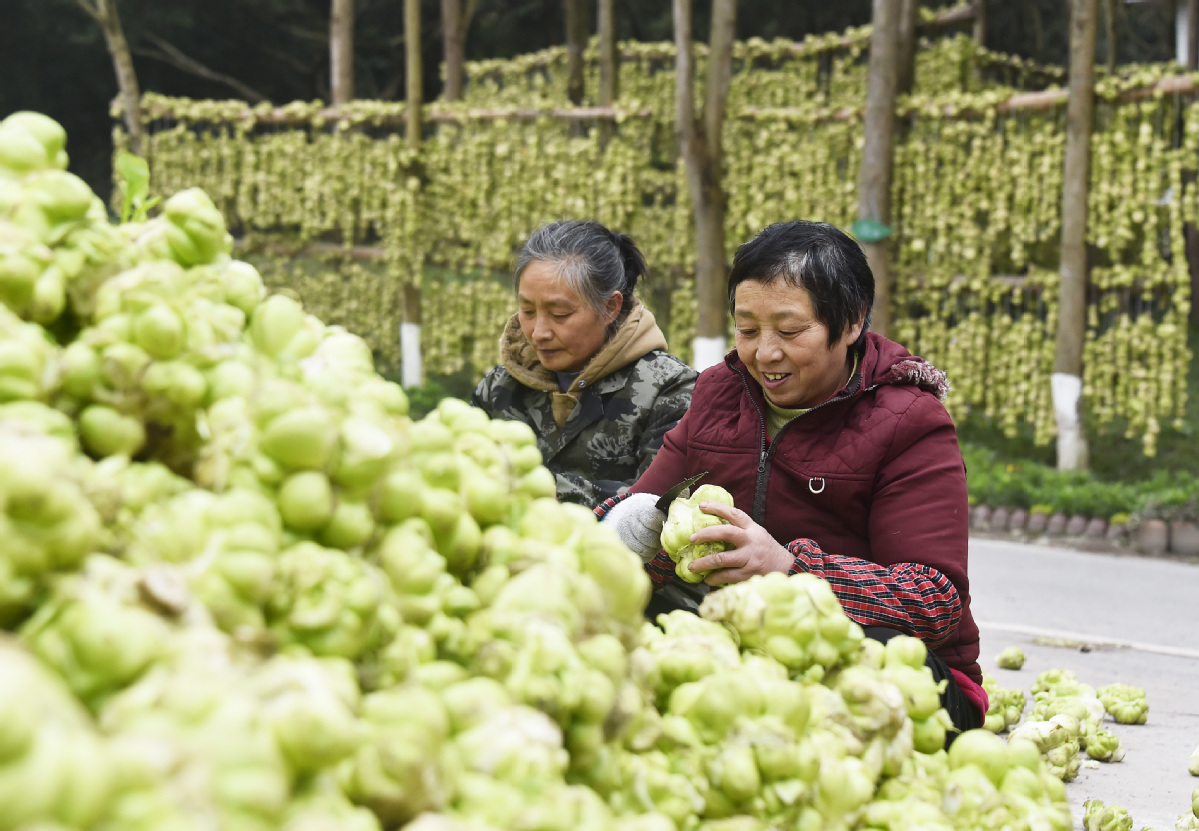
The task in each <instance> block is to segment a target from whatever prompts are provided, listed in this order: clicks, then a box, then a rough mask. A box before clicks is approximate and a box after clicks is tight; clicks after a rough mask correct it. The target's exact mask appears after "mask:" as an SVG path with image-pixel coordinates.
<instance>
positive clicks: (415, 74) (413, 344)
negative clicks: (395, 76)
mask: <svg viewBox="0 0 1199 831" xmlns="http://www.w3.org/2000/svg"><path fill="white" fill-rule="evenodd" d="M420 42H421V37H420V0H404V57H405V59H406V66H405V70H406V71H405V77H406V83H407V94H406V99H407V100H406V102H405V107H404V109H405V112H406V115H407V122H408V123H407V127H408V131H407V143H408V147H409V148H411V149H412V150H413V151H419V150H420V146H421V138H422V132H423V128H424V124H423V121H422V118H421V116H422V109H423V105H424V97H423V92H422V86H421V60H420V58H421V49H420ZM405 276H406V278H407V279H406V280H405V281H404V321H403V323H401V324H400V382H401V384H402V385H403V386H405V387H413V386H419V385H420V384H422V383H424V375H425V373H424V365H423V362H422V359H421V349H420V332H421V313H420V304H421V283H422V282H423V274H421V273H420V271H419V267H418V271H417V273H416V274H408V275H405Z"/></svg>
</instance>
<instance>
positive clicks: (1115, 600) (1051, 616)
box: [970, 538, 1199, 831]
mask: <svg viewBox="0 0 1199 831" xmlns="http://www.w3.org/2000/svg"><path fill="white" fill-rule="evenodd" d="M970 583H971V608H972V610H973V612H974V617H975V620H976V621H977V622H978V624H979V629H980V630H981V647H982V654H981V657H980V659H979V660H980V663H981V664H982V667H983V671H984V672H988V673H990V674H991V675H993V676H995V679H996V680H997V681H998V682H999V685H1000V686H1001V687H1020V688H1022V689H1023V690H1024V691H1025V693H1028V692H1029V689H1030V688H1031V686H1032V684H1033V681H1034V680H1035V679H1036V677H1037V675H1038V674H1039V673H1041V672H1043V671H1044V670H1047V669H1072V670H1074V672H1075V673H1076V675H1077V676H1078V678H1079V680H1080V681H1083V682H1085V683H1087V684H1090V685H1091V686H1093V687H1096V688H1098V687H1101V686H1103V685H1104V684H1110V683H1114V682H1117V681H1119V682H1124V683H1127V684H1134V685H1136V686H1139V687H1143V688H1144V689H1145V692H1146V696H1147V698H1148V701H1149V718H1148V721H1147V723H1146V724H1143V725H1122V724H1116V723H1114V722H1113V721H1112V720H1111V718H1110V717H1108V718H1107V720H1106V721H1105V722H1104V727H1105V729H1108V730H1111V731H1112V732H1114V733H1115V734H1116V735H1117V736H1119V737H1120V741H1121V742H1122V743H1123V744H1124V746H1125V748H1126V749H1127V755H1126V756H1125V758H1124V761H1122V762H1119V763H1115V764H1102V765H1099V766H1098V767H1096V768H1091V767H1087V766H1086V765H1085V763H1084V767H1083V769H1082V772H1081V773H1080V774H1079V776H1078V778H1077V779H1076V780H1074V781H1073V782H1071V783H1069V784H1068V785H1067V786H1066V792H1067V794H1068V796H1069V798H1070V804H1071V806H1072V808H1073V809H1074V816H1075V826H1076V827H1077V828H1079V829H1081V828H1082V814H1083V803H1084V802H1085V801H1086V800H1088V799H1100V800H1103V801H1104V802H1107V803H1112V802H1114V803H1117V804H1119V805H1122V806H1123V807H1124V808H1126V809H1127V810H1128V811H1129V812H1130V813H1131V814H1132V817H1133V820H1134V822H1135V825H1134V828H1137V829H1141V828H1144V827H1151V828H1156V829H1158V831H1168V829H1173V828H1174V821H1175V819H1176V818H1177V817H1178V815H1179V814H1181V813H1182V812H1183V811H1184V810H1185V811H1189V810H1190V804H1191V792H1192V791H1193V790H1194V789H1195V787H1196V786H1199V778H1196V777H1193V776H1191V775H1190V774H1189V773H1188V772H1187V760H1188V759H1189V757H1190V754H1191V752H1192V751H1193V750H1194V749H1195V748H1196V746H1199V566H1196V565H1191V564H1187V563H1181V562H1176V561H1170V560H1165V559H1156V558H1148V557H1141V556H1136V555H1113V554H1100V553H1091V552H1084V551H1076V550H1070V549H1064V548H1052V547H1047V546H1040V545H1027V544H1022V543H1016V542H1007V541H1002V540H993V539H981V538H974V539H971V541H970ZM1006 646H1019V647H1021V648H1022V649H1023V650H1024V653H1025V655H1026V656H1027V661H1026V662H1025V664H1024V668H1023V669H1021V670H1018V671H1011V670H1003V669H999V668H998V667H997V666H996V664H995V656H996V655H998V654H999V652H1000V650H1002V649H1003V648H1004V647H1006ZM1029 697H1030V699H1031V695H1030V696H1029ZM1027 716H1028V709H1026V710H1025V717H1026V718H1027ZM1084 759H1085V754H1084Z"/></svg>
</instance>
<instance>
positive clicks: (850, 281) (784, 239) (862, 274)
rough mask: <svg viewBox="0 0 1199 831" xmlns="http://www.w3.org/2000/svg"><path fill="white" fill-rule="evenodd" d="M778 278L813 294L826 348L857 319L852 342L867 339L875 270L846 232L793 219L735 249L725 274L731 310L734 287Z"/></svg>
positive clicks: (769, 228) (734, 294) (766, 282)
mask: <svg viewBox="0 0 1199 831" xmlns="http://www.w3.org/2000/svg"><path fill="white" fill-rule="evenodd" d="M780 278H781V279H782V280H783V282H785V283H786V284H787V285H789V286H794V287H795V288H802V289H804V290H806V291H807V292H808V294H809V295H810V296H811V297H812V304H813V306H814V307H815V312H816V319H817V320H819V321H820V322H821V323H823V324H824V325H825V326H826V327H827V328H828V337H829V346H832V345H833V343H835V342H836V340H837V339H838V338H840V337H841V336H842V335H844V334H845V332H846V330H848V329H849V328H850V327H851V326H853V324H855V323H857V322H858V321H859V320H862V321H863V322H864V325H863V326H862V334H861V336H860V337H859V338H858V341H857V343H856V344H855V346H860V345H861V344H862V343H864V342H865V339H866V330H867V329H869V328H870V308H871V306H872V305H873V304H874V273H873V272H872V271H871V270H870V264H869V263H868V262H867V261H866V254H865V252H863V251H862V248H861V246H860V245H858V244H857V243H856V242H855V241H854V240H853V239H851V238H850V237H849V236H848V235H847V234H846V233H845V232H844V231H841V230H839V229H837V228H834V227H833V226H832V225H828V224H827V223H824V222H809V221H807V220H803V219H796V220H793V221H791V222H778V223H775V224H774V225H771V226H769V227H767V228H765V229H763V230H762V231H760V232H758V235H757V236H756V237H754V238H753V239H751V240H750V241H749V242H747V243H744V244H743V245H741V246H739V247H738V248H737V253H736V254H734V255H733V268H732V270H731V271H730V272H729V283H728V290H729V314H732V313H733V301H734V298H735V296H736V294H737V286H739V285H740V284H741V283H743V282H744V281H746V280H756V281H758V282H761V283H763V284H770V283H773V282H774V281H775V280H778V279H780Z"/></svg>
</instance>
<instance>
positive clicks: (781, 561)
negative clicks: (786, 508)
mask: <svg viewBox="0 0 1199 831" xmlns="http://www.w3.org/2000/svg"><path fill="white" fill-rule="evenodd" d="M699 508H700V510H701V511H703V512H704V513H706V514H712V515H713V516H718V517H720V518H721V519H725V520H728V522H729V523H730V524H728V525H723V524H722V525H711V526H709V527H707V528H701V529H700V530H698V531H696V532H695V533H694V534H692V535H691V542H693V543H701V542H726V543H728V544H729V545H732V546H734V547H733V548H732V549H730V550H728V551H721V552H720V553H718V554H709V555H708V556H706V557H700V558H699V559H698V560H695V561H694V562H693V563H691V566H690V568H691V570H692V571H695V572H700V571H709V570H711V571H712V573H711V574H709V575H708V576H707V577H706V578H704V582H705V583H707V584H708V585H709V586H725V585H728V584H729V583H740V582H741V581H743V580H748V579H749V578H750V577H753V576H754V575H755V574H769V573H770V572H772V571H781V572H784V573H786V572H787V571H789V570H790V569H791V566H792V565H794V563H795V558H794V557H792V556H791V553H790V552H789V551H787V549H786V548H784V547H783V546H781V545H779V544H778V542H777V541H776V540H775V539H774V537H772V536H770V532H769V531H767V530H766V529H765V528H763V527H762V526H761V525H758V523H756V522H754V521H753V520H752V519H750V517H749V514H747V513H745V511H742V510H741V509H739V508H734V507H733V506H731V505H725V504H723V503H721V502H708V501H705V502H701V503H699Z"/></svg>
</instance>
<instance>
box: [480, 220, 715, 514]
mask: <svg viewBox="0 0 1199 831" xmlns="http://www.w3.org/2000/svg"><path fill="white" fill-rule="evenodd" d="M646 273H647V268H646V264H645V258H644V257H643V256H642V254H641V252H640V251H639V250H638V249H637V246H636V245H635V244H634V243H633V240H632V239H631V238H629V237H628V236H626V235H624V234H614V233H612V232H611V231H609V230H608V229H607V228H605V227H604V226H603V225H600V224H599V223H598V222H582V221H563V222H554V223H551V224H549V225H546V226H544V227H542V228H540V229H538V230H537V231H536V232H535V233H534V234H533V235H532V236H531V237H530V238H529V240H528V242H526V243H525V245H524V247H523V248H522V249H521V252H520V255H519V256H518V258H517V262H516V269H515V288H516V298H517V312H516V314H515V315H513V316H512V318H511V319H510V320H509V321H508V324H507V326H505V327H504V334H503V336H502V338H501V339H500V352H501V355H500V357H501V364H500V366H497V367H496V368H495V369H493V370H492V371H491V372H490V373H489V374H488V375H487V376H486V377H485V378H484V379H483V380H482V381H481V382H480V383H479V386H478V387H477V388H476V389H475V392H474V395H473V396H472V399H471V400H472V403H474V404H475V405H476V406H478V407H482V408H483V409H484V410H486V411H487V412H488V414H490V415H491V417H492V418H502V419H509V420H513V421H523V422H525V423H526V424H528V425H529V426H530V427H532V428H533V431H534V432H535V433H536V434H537V444H538V446H539V447H540V449H541V454H542V457H543V458H544V461H545V465H546V467H548V468H549V469H550V471H552V472H553V474H554V476H555V478H556V479H557V481H558V499H559V500H560V501H563V502H577V503H579V504H582V505H586V506H587V507H589V508H591V507H594V506H596V505H598V504H600V503H601V502H603V501H604V500H605V499H607V498H609V497H611V496H614V495H616V494H618V493H622V492H623V491H625V490H626V489H627V487H628V486H629V485H630V484H631V483H632V482H634V481H636V479H637V478H638V477H639V476H640V475H641V474H642V473H644V472H645V470H646V468H648V467H649V463H650V462H651V461H652V460H653V458H654V456H655V455H656V454H657V452H658V450H659V448H661V446H662V437H663V436H664V435H665V433H666V431H667V430H669V429H670V428H672V427H674V426H675V424H677V423H678V421H679V419H680V418H682V417H683V413H685V412H686V411H687V407H688V406H689V405H690V403H691V390H692V387H694V386H695V379H696V377H697V373H696V372H695V370H693V369H691V368H690V367H689V366H687V365H686V364H685V363H683V362H682V361H681V360H679V359H678V358H676V357H674V356H673V355H670V354H668V353H667V352H666V338H665V337H664V336H663V334H662V330H661V329H659V328H658V325H657V323H655V322H654V316H653V314H651V313H650V311H649V309H647V308H645V306H643V305H642V304H641V301H640V300H638V299H636V297H635V296H634V290H635V289H636V287H637V280H638V279H639V278H641V277H642V276H644V275H645V274H646Z"/></svg>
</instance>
